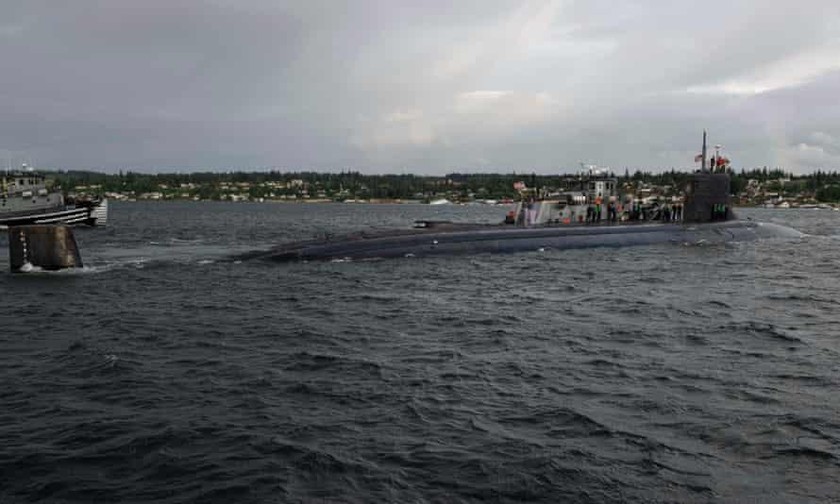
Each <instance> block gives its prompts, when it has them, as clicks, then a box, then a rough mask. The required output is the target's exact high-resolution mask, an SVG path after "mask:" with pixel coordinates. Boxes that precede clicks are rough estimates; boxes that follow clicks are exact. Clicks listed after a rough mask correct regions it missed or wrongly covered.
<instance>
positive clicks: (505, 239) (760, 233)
mask: <svg viewBox="0 0 840 504" xmlns="http://www.w3.org/2000/svg"><path fill="white" fill-rule="evenodd" d="M698 158H702V163H703V164H702V168H701V169H700V170H698V171H697V172H695V173H693V174H692V175H691V176H690V179H689V182H688V184H687V186H686V187H685V191H684V196H683V198H681V199H680V200H678V201H677V202H676V203H675V204H674V205H673V206H671V205H665V206H663V207H659V206H653V207H650V206H643V205H642V204H640V203H639V202H633V201H627V202H625V203H626V204H625V205H622V204H621V202H620V199H619V197H618V196H617V191H616V189H617V186H618V184H617V179H615V178H614V176H611V174H609V173H607V172H604V173H602V172H599V171H597V170H596V171H592V170H590V173H589V176H588V177H586V178H585V179H583V183H582V185H583V187H581V190H579V191H570V192H567V193H562V194H557V195H554V197H553V198H540V199H539V200H537V199H535V198H532V199H530V200H526V199H525V198H523V201H521V202H520V203H519V204H518V205H517V209H516V210H514V211H512V212H511V213H509V214H508V218H507V219H506V220H505V223H500V224H470V223H454V222H446V221H418V222H416V223H415V227H413V228H409V229H402V230H400V229H395V230H384V231H378V232H361V233H354V234H348V235H344V236H340V237H334V238H330V239H323V240H308V241H299V242H293V243H286V244H282V245H279V246H277V247H274V248H271V249H268V250H262V251H255V252H251V253H248V254H245V255H242V256H238V257H237V259H239V260H243V259H265V260H271V261H279V262H286V261H318V260H364V259H379V258H382V259H384V258H396V257H425V256H436V255H455V254H478V253H510V252H518V251H536V250H564V249H575V248H589V247H628V246H634V245H651V244H658V243H675V244H719V243H728V242H742V241H752V240H758V239H766V238H788V239H791V238H794V239H795V238H799V237H801V236H803V234H802V233H800V232H799V231H796V230H794V229H792V228H788V227H785V226H781V225H778V224H773V223H767V222H758V221H752V220H739V219H737V218H736V216H735V215H734V213H733V211H732V206H731V197H730V175H729V173H728V172H729V167H728V160H725V158H722V157H721V156H720V154H719V153H718V154H717V156H715V157H713V158H712V159H711V160H709V161H711V162H710V163H709V166H707V158H706V132H705V131H704V132H703V150H702V154H701V155H698ZM619 210H620V212H621V216H622V218H621V220H619V219H618V214H619Z"/></svg>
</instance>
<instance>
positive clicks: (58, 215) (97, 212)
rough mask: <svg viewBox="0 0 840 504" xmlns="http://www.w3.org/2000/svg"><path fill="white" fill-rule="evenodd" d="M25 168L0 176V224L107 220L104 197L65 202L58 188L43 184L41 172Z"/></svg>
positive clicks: (99, 222)
mask: <svg viewBox="0 0 840 504" xmlns="http://www.w3.org/2000/svg"><path fill="white" fill-rule="evenodd" d="M25 168H26V167H25V166H24V170H22V171H18V172H7V173H5V174H3V175H2V177H0V226H22V225H28V224H86V225H88V226H104V225H105V224H106V223H107V221H108V200H106V199H93V200H76V201H73V202H68V201H65V199H64V195H63V194H62V193H61V191H58V190H54V189H51V188H49V187H47V182H46V178H45V177H44V176H43V175H41V174H39V173H35V172H33V171H27V170H26V169H25Z"/></svg>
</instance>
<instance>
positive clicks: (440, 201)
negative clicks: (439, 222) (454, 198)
mask: <svg viewBox="0 0 840 504" xmlns="http://www.w3.org/2000/svg"><path fill="white" fill-rule="evenodd" d="M429 204H430V205H451V204H452V202H451V201H449V200H448V199H446V198H440V199H436V200H432V201H430V202H429Z"/></svg>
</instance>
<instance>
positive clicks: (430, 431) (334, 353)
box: [0, 203, 840, 503]
mask: <svg viewBox="0 0 840 504" xmlns="http://www.w3.org/2000/svg"><path fill="white" fill-rule="evenodd" d="M111 210H112V226H111V227H109V228H108V229H104V230H103V229H97V230H86V229H81V230H78V231H77V239H78V240H79V242H80V246H81V248H82V255H83V258H84V259H85V261H86V264H87V267H86V268H85V269H83V270H81V271H75V272H62V273H52V274H27V275H11V274H9V273H8V265H7V264H5V260H4V261H2V262H0V264H2V266H0V268H2V269H0V299H2V302H0V327H1V328H2V330H0V383H2V386H1V387H0V502H3V503H6V502H32V501H43V502H148V501H155V502H166V503H181V502H237V503H240V502H311V501H315V502H478V501H491V502H514V501H531V502H578V501H580V502H584V501H588V502H626V501H635V502H794V501H795V502H830V501H837V500H838V496H840V400H838V396H837V391H838V387H840V325H838V322H840V293H838V264H840V252H838V244H840V212H829V211H816V210H814V211H804V210H803V211H794V210H788V211H770V210H766V211H765V210H754V211H748V210H745V211H742V214H746V215H749V216H752V217H753V218H758V219H762V220H772V221H775V222H780V223H784V224H788V225H791V226H793V227H796V228H797V229H800V230H802V231H805V232H808V233H811V236H808V237H806V238H805V239H804V240H803V241H801V242H795V243H794V242H783V241H766V242H758V243H746V244H735V245H729V246H719V247H718V246H715V247H711V246H706V247H703V246H696V247H685V246H682V247H681V246H675V245H661V246H651V247H637V248H628V249H600V250H599V249H595V250H577V251H564V252H551V251H549V252H542V253H541V252H537V251H535V252H531V253H521V254H514V255H504V256H494V255H481V256H472V257H445V258H426V259H404V260H388V261H373V262H358V263H353V262H349V263H309V264H283V265H277V264H269V263H262V262H244V263H241V264H232V263H228V262H221V261H219V259H220V258H222V257H223V256H225V255H227V254H231V253H236V252H243V251H246V250H251V249H254V248H262V247H267V246H269V245H272V244H275V243H277V242H279V241H282V240H289V239H293V238H302V237H309V236H313V235H318V234H325V233H332V232H339V231H346V230H348V229H358V228H366V227H368V226H371V225H373V226H406V225H408V224H409V223H410V222H411V221H412V220H413V219H415V218H441V217H451V218H455V219H459V220H472V219H480V220H486V221H495V220H498V219H500V218H501V217H502V215H503V214H504V210H505V209H503V208H487V207H428V206H425V207H424V206H366V205H359V206H351V205H343V206H341V205H311V206H308V205H268V204H265V205H251V204H196V203H190V204H175V203H172V204H167V203H158V204H142V203H134V204H127V203H124V204H114V205H112V209H111ZM3 244H5V241H4V242H3ZM3 253H4V252H3Z"/></svg>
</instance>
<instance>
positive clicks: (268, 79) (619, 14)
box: [0, 0, 840, 173]
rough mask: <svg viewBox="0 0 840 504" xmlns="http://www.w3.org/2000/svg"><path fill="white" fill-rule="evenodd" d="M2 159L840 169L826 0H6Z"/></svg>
mask: <svg viewBox="0 0 840 504" xmlns="http://www.w3.org/2000/svg"><path fill="white" fill-rule="evenodd" d="M0 7H2V12H3V13H4V16H3V19H2V20H0V57H2V61H4V63H5V65H4V67H5V68H4V77H3V78H2V79H0V157H4V158H13V159H15V160H20V159H31V160H34V161H35V162H36V163H38V164H39V165H41V166H49V167H55V168H95V169H100V170H107V171H115V170H117V169H139V170H144V171H155V170H173V169H180V170H189V169H230V168H238V169H254V168H264V167H278V168H282V169H316V170H339V169H346V168H352V169H358V170H362V171H366V172H401V171H412V172H423V173H444V172H448V171H453V170H461V171H479V170H481V171H485V170H511V169H516V170H529V171H530V170H535V171H538V172H544V173H548V172H556V171H558V170H561V169H573V168H574V167H575V166H576V165H577V163H578V162H579V161H585V162H595V163H599V164H604V165H610V166H613V167H616V168H619V169H622V168H623V167H625V166H628V167H630V168H631V169H632V168H645V169H653V170H659V169H669V168H672V167H674V168H690V167H692V166H693V165H692V158H693V155H694V153H695V152H696V150H697V148H698V146H697V143H698V138H699V132H700V131H701V130H702V129H703V128H704V127H705V128H708V129H709V130H710V133H711V134H712V135H713V137H712V138H713V141H714V142H720V143H722V144H724V146H725V149H726V150H727V152H728V154H729V155H730V157H731V158H732V159H733V160H734V161H735V164H736V165H737V166H746V167H751V166H764V165H767V166H783V167H785V168H787V169H791V170H794V171H809V170H813V169H816V168H823V169H840V152H838V148H837V146H838V139H840V130H838V127H837V126H836V125H837V124H840V121H839V120H838V119H840V105H838V101H837V99H836V96H837V94H838V91H840V59H838V58H837V56H836V55H837V54H840V21H838V20H840V5H839V4H837V2H834V1H831V0H824V1H810V0H805V1H800V2H797V3H796V5H792V4H790V2H781V1H761V0H743V1H740V2H736V3H734V5H733V3H731V2H724V1H722V0H711V1H708V2H702V3H700V2H692V1H688V0H682V1H675V2H659V1H653V0H649V1H642V2H634V3H632V4H629V3H627V4H626V5H625V3H623V2H608V1H604V0H601V1H599V0H595V1H583V0H579V1H573V0H568V1H562V0H556V1H550V0H547V1H540V2H509V1H496V0H492V1H464V2H442V1H441V2H393V1H385V0H383V1H379V2H375V1H367V2H333V1H316V2H277V1H273V0H272V1H270V0H265V1H259V0H254V1H234V0H215V1H209V2H199V1H187V0H166V1H164V0H145V1H143V2H134V1H132V2H129V1H116V0H111V1H94V0H78V1H75V2H67V3H56V2H49V1H42V0H29V1H27V2H14V1H0Z"/></svg>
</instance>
